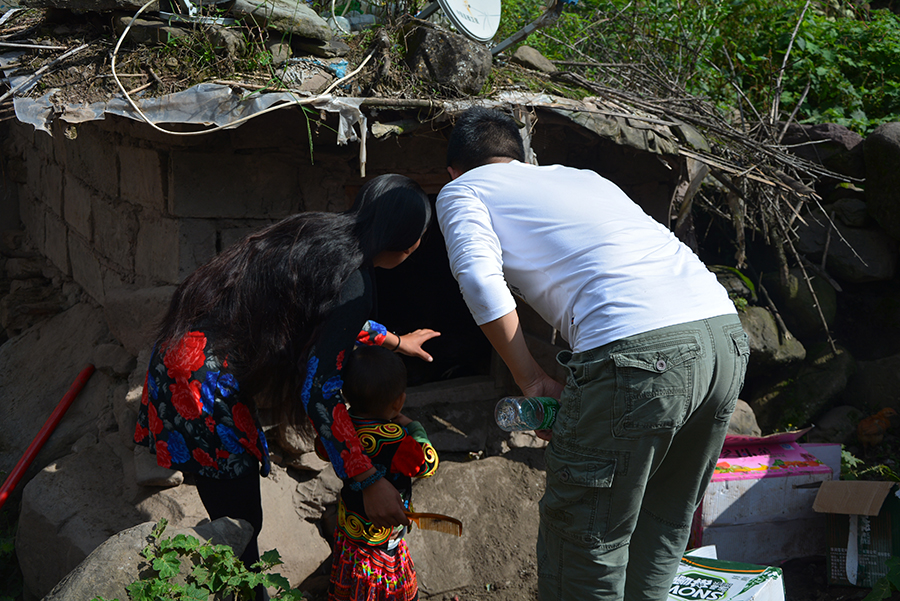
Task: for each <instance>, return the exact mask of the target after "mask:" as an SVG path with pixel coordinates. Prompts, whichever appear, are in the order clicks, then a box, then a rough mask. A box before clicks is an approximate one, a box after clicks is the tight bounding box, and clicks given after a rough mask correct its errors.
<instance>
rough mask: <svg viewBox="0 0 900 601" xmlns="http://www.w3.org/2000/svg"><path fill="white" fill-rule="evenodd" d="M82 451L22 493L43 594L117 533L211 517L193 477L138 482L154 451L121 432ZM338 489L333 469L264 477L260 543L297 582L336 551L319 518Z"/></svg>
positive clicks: (26, 563)
mask: <svg viewBox="0 0 900 601" xmlns="http://www.w3.org/2000/svg"><path fill="white" fill-rule="evenodd" d="M88 438H91V437H88ZM94 438H96V437H94ZM76 449H77V450H76V452H74V453H72V454H70V455H67V456H66V457H63V458H62V459H60V460H58V461H56V462H55V463H52V464H51V465H49V466H48V467H47V468H46V469H44V470H43V471H42V472H41V473H40V474H38V476H36V477H35V478H34V479H33V480H32V481H31V482H29V484H28V486H27V487H26V488H25V492H24V495H23V498H22V508H21V513H20V517H19V530H18V533H17V535H16V554H17V556H18V558H19V563H20V565H21V566H22V575H23V577H24V580H25V587H26V590H27V591H29V593H30V594H33V595H34V596H37V597H42V596H44V595H46V594H47V593H48V592H49V591H50V590H51V589H52V588H53V587H54V586H55V585H56V584H57V582H59V581H60V580H61V579H62V578H63V577H64V576H65V575H66V574H68V573H69V572H70V571H71V570H72V569H74V568H75V567H76V566H77V565H78V564H80V563H81V562H82V561H83V560H84V559H85V558H86V557H87V556H88V555H89V554H90V553H91V552H92V551H93V550H94V549H96V548H97V547H98V546H100V545H101V544H102V543H103V542H104V541H106V539H107V538H109V537H110V536H112V535H114V534H115V533H117V532H119V531H122V530H125V529H127V528H130V527H132V526H134V525H135V524H140V523H141V522H144V521H153V522H156V521H159V519H160V518H165V519H167V520H168V521H169V523H170V524H171V525H172V527H177V528H192V527H194V526H196V525H198V524H200V523H203V522H204V521H208V519H209V518H208V515H207V513H206V510H205V509H204V507H203V504H202V503H201V501H200V497H199V495H198V494H197V490H196V488H195V487H194V486H193V485H192V484H191V483H190V482H189V478H188V479H187V480H186V481H185V483H184V484H182V485H180V486H177V485H176V486H171V485H166V486H167V487H165V488H157V487H145V486H139V485H138V484H137V482H136V470H135V461H134V460H135V456H136V455H137V456H138V457H140V456H141V455H142V454H143V455H145V456H150V452H149V451H148V450H147V449H146V448H144V447H137V448H136V450H131V449H129V448H127V447H126V446H125V445H122V444H121V438H120V436H119V435H118V433H109V434H107V435H106V436H105V437H104V438H103V439H102V440H99V441H98V440H96V439H94V440H86V441H84V444H83V446H82V445H76ZM145 458H146V457H145ZM339 489H340V480H339V479H338V478H337V477H336V476H334V473H333V471H331V470H328V471H326V472H323V474H322V475H321V476H320V477H315V476H314V475H308V476H307V477H300V478H299V479H297V478H294V477H291V476H290V475H288V473H287V471H286V470H285V469H284V468H281V467H279V466H277V465H275V466H273V469H272V473H271V474H270V475H269V477H268V478H263V479H262V480H261V493H262V500H263V513H264V523H263V530H262V532H261V533H260V536H259V547H260V550H261V551H268V550H270V549H277V550H278V552H279V553H280V554H281V557H282V560H283V561H284V562H285V564H284V565H283V566H280V569H279V572H280V573H281V574H282V575H283V576H285V577H286V578H288V579H289V580H290V581H291V583H292V584H294V585H295V586H296V585H297V584H299V583H300V582H302V581H303V580H304V579H306V578H307V577H308V576H309V575H310V574H312V573H313V572H315V571H316V570H317V569H318V568H319V567H320V566H321V564H322V563H323V562H324V561H325V560H326V559H327V558H328V555H329V554H330V552H331V550H330V548H329V546H328V543H327V542H325V540H324V539H323V538H322V536H321V535H320V533H319V531H318V528H317V526H316V523H315V522H316V521H317V520H318V518H319V517H320V516H321V514H322V512H323V511H324V507H325V505H327V504H329V503H333V502H334V501H335V499H336V498H337V492H338V490H339Z"/></svg>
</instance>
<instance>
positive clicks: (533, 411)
mask: <svg viewBox="0 0 900 601" xmlns="http://www.w3.org/2000/svg"><path fill="white" fill-rule="evenodd" d="M557 412H559V401H557V400H556V399H554V398H550V397H545V396H533V397H524V396H508V397H503V398H502V399H500V401H498V402H497V407H496V408H495V409H494V419H495V420H497V425H498V426H500V429H501V430H506V431H507V432H517V431H522V430H547V429H549V428H550V426H552V425H553V422H554V421H555V420H556V414H557Z"/></svg>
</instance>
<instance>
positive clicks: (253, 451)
mask: <svg viewBox="0 0 900 601" xmlns="http://www.w3.org/2000/svg"><path fill="white" fill-rule="evenodd" d="M239 442H240V443H241V446H242V447H244V448H245V449H247V450H248V451H250V454H251V455H253V456H254V457H256V458H257V459H258V460H259V461H262V453H261V452H260V450H259V448H258V447H257V446H256V444H255V443H253V442H250V441H249V440H247V439H246V438H242V439H241V440H240V441H239Z"/></svg>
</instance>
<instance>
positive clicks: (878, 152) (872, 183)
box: [863, 122, 900, 240]
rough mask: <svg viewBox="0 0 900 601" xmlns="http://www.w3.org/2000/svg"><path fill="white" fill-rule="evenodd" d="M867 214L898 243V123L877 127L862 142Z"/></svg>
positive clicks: (899, 191) (899, 153)
mask: <svg viewBox="0 0 900 601" xmlns="http://www.w3.org/2000/svg"><path fill="white" fill-rule="evenodd" d="M863 150H864V151H865V157H866V198H867V202H868V207H869V213H870V214H871V215H872V217H874V218H875V220H876V221H877V222H878V224H879V225H880V226H881V227H883V228H884V229H885V230H886V231H887V233H888V234H890V235H891V237H892V238H894V239H895V240H900V169H897V165H900V123H898V122H894V123H885V124H883V125H879V126H878V127H877V128H876V129H875V131H874V132H872V133H871V134H869V135H868V136H867V137H866V139H865V142H863Z"/></svg>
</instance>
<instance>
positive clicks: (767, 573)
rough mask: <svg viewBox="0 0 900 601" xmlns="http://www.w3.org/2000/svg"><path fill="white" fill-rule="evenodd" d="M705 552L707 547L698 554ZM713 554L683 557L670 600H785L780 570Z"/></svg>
mask: <svg viewBox="0 0 900 601" xmlns="http://www.w3.org/2000/svg"><path fill="white" fill-rule="evenodd" d="M705 549H709V547H704V548H703V549H701V551H704V550H705ZM710 554H711V555H712V557H711V558H710V557H708V555H710ZM715 555H716V549H715V548H713V551H712V553H708V552H701V553H693V552H692V553H687V554H685V556H684V557H683V558H682V559H681V563H680V564H679V566H678V572H677V573H676V575H675V580H674V581H673V582H672V587H671V588H670V589H669V601H685V600H686V599H689V600H690V601H696V600H698V599H707V600H717V601H784V578H783V576H782V573H781V570H780V569H779V568H774V567H768V566H758V565H750V564H745V563H736V562H733V561H721V560H718V559H716V558H715Z"/></svg>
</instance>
